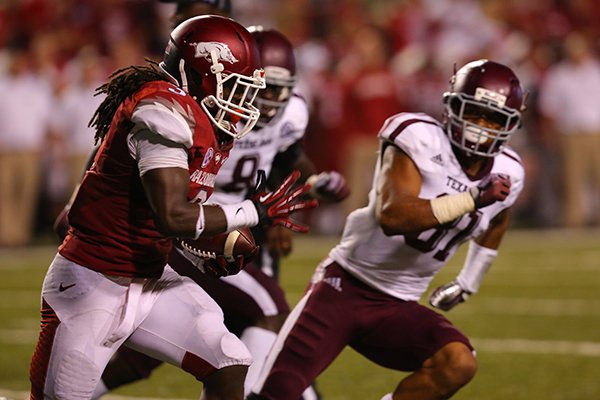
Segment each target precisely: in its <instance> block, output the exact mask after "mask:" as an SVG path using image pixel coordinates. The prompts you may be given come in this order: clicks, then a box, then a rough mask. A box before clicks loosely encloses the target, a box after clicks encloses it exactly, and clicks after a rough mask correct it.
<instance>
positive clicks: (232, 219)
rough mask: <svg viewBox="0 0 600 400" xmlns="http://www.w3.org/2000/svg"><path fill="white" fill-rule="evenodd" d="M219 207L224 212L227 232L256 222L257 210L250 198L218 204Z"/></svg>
mask: <svg viewBox="0 0 600 400" xmlns="http://www.w3.org/2000/svg"><path fill="white" fill-rule="evenodd" d="M219 207H221V209H222V210H223V212H224V213H225V218H226V219H227V231H228V232H231V231H233V230H235V229H238V228H249V227H252V226H256V225H257V224H258V211H256V207H255V206H254V203H252V201H250V200H244V201H242V202H241V203H237V204H219Z"/></svg>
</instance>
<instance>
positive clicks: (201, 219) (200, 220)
mask: <svg viewBox="0 0 600 400" xmlns="http://www.w3.org/2000/svg"><path fill="white" fill-rule="evenodd" d="M198 206H199V208H200V213H199V214H198V220H197V221H196V234H195V235H194V239H198V238H199V237H200V235H202V232H204V207H203V206H202V203H198Z"/></svg>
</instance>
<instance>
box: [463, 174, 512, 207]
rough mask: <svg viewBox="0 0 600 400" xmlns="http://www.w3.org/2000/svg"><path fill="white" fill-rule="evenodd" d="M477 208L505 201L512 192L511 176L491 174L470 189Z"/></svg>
mask: <svg viewBox="0 0 600 400" xmlns="http://www.w3.org/2000/svg"><path fill="white" fill-rule="evenodd" d="M469 192H470V193H471V196H473V200H475V208H482V207H486V206H489V205H490V204H493V203H495V202H497V201H503V200H505V199H506V197H508V195H509V194H510V177H509V176H507V175H503V174H489V175H488V176H486V177H485V178H483V179H482V180H481V182H479V183H478V184H477V186H473V187H472V188H470V189H469Z"/></svg>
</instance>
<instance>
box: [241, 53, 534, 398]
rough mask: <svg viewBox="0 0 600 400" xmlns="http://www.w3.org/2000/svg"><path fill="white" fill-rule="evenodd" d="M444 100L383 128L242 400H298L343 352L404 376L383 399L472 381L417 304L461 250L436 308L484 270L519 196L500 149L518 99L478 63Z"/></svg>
mask: <svg viewBox="0 0 600 400" xmlns="http://www.w3.org/2000/svg"><path fill="white" fill-rule="evenodd" d="M444 101H445V104H446V109H445V124H441V123H439V122H438V121H436V120H435V119H434V118H432V117H430V116H428V115H426V114H423V113H415V114H413V113H400V114H396V115H394V116H391V117H390V118H388V119H387V120H386V122H385V123H384V125H383V127H382V128H381V130H380V131H379V135H378V136H379V141H380V152H379V157H378V162H377V167H376V170H375V177H374V186H373V190H372V191H371V192H370V195H369V204H368V205H367V206H366V207H364V208H361V209H358V210H355V211H354V212H352V213H351V214H350V215H349V216H348V218H347V220H346V226H345V228H344V233H343V235H342V239H341V242H340V243H339V244H338V245H337V246H336V247H334V248H333V249H332V250H331V251H330V253H329V255H328V256H327V257H326V258H325V259H324V260H323V261H322V262H321V263H320V265H319V266H318V267H317V269H316V271H315V274H314V275H313V278H312V280H311V284H310V287H309V289H308V290H307V292H306V294H305V296H304V297H303V298H302V299H301V300H300V302H299V303H298V305H297V306H296V307H295V308H294V310H292V312H291V314H290V316H289V317H288V319H287V320H286V322H285V323H284V326H283V327H282V329H281V331H280V333H279V335H278V337H277V340H276V342H275V344H274V345H273V349H272V350H271V353H270V354H269V356H268V358H267V360H266V362H265V368H263V370H262V372H261V376H260V377H259V379H258V382H257V384H256V385H255V387H254V388H253V392H254V393H253V394H251V395H250V396H249V397H247V399H268V400H275V399H278V400H289V399H298V398H299V396H300V394H301V393H302V391H303V390H304V388H305V387H306V386H307V385H308V384H309V383H310V382H312V381H313V380H314V379H315V378H316V377H317V376H318V375H319V374H320V373H321V372H322V371H323V370H324V369H326V368H327V367H328V365H329V364H330V363H331V362H332V361H333V360H334V359H335V358H336V357H337V356H338V354H339V353H340V352H341V351H342V350H343V349H344V348H345V347H346V346H350V347H352V348H353V349H355V350H356V351H357V352H359V353H361V354H362V355H364V356H365V357H366V358H368V359H369V360H371V361H373V362H375V363H377V364H379V365H381V366H383V367H386V368H391V369H396V370H399V371H406V372H410V374H409V375H407V376H406V377H405V378H403V379H402V380H401V381H400V382H399V383H398V385H397V386H396V387H395V388H394V389H393V390H392V392H391V393H388V394H385V395H384V396H383V398H382V400H400V399H402V400H410V399H418V400H434V399H435V400H437V399H440V400H441V399H447V398H449V397H451V396H452V395H453V394H454V393H456V392H457V391H458V390H459V389H460V388H461V387H463V386H464V385H466V384H467V383H468V382H469V381H470V380H471V379H472V377H473V376H474V374H475V371H476V369H477V362H476V359H475V355H474V351H473V347H472V345H471V343H470V342H469V340H468V339H467V337H466V336H465V335H464V334H463V333H462V332H460V331H459V330H458V329H457V328H456V327H454V326H453V325H452V324H451V323H450V321H448V320H447V319H446V318H445V317H444V316H443V315H441V314H440V313H437V312H436V311H434V310H433V309H431V308H428V307H425V306H423V305H421V304H419V303H418V301H419V299H420V298H421V296H422V295H423V293H424V292H425V291H426V290H427V287H428V285H429V283H430V282H431V280H432V278H433V277H434V275H435V274H436V273H437V272H438V271H439V270H440V269H441V268H442V267H443V266H444V265H445V264H446V261H447V260H448V259H450V257H451V256H452V255H453V254H454V253H455V252H456V250H457V248H458V247H459V245H460V244H462V243H464V242H466V241H470V242H469V250H468V253H467V258H466V260H465V263H464V266H463V268H462V270H461V272H460V274H459V275H458V277H457V278H456V280H454V281H453V282H451V283H449V284H446V285H444V286H442V287H440V288H437V289H436V290H434V291H433V293H432V294H431V295H430V297H429V302H430V304H431V305H432V306H433V307H435V308H439V309H442V310H444V311H447V310H450V309H452V308H453V307H455V306H456V305H458V304H460V303H462V302H464V301H465V300H467V298H468V296H469V295H471V294H474V293H475V292H477V290H478V289H479V287H480V284H481V282H482V279H483V277H484V275H485V273H486V271H487V270H488V268H489V267H490V265H491V264H492V262H493V260H494V258H495V256H496V254H497V249H498V247H499V245H500V241H501V239H502V237H503V235H504V233H505V231H506V229H507V228H508V225H509V212H510V211H509V210H510V207H511V206H512V205H513V204H514V202H515V200H516V199H517V197H518V195H519V193H520V192H521V190H522V188H523V182H524V169H523V166H522V164H521V162H520V159H519V156H518V155H517V154H516V153H515V152H514V151H513V150H512V149H511V148H510V147H508V145H507V142H508V140H509V138H510V137H511V136H512V135H513V133H514V132H515V131H516V130H517V129H518V128H519V125H520V119H521V112H522V111H523V110H524V95H523V92H522V89H521V86H520V83H519V80H518V78H517V77H516V75H515V74H514V73H513V71H512V70H511V69H510V68H508V67H507V66H505V65H502V64H498V63H496V62H493V61H489V60H478V61H474V62H471V63H468V64H466V65H465V66H463V67H462V68H460V69H459V70H458V71H455V74H454V76H453V77H452V79H451V81H450V90H449V91H448V92H447V93H446V94H445V95H444ZM344 310H346V311H347V312H344Z"/></svg>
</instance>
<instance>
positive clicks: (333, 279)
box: [323, 276, 342, 292]
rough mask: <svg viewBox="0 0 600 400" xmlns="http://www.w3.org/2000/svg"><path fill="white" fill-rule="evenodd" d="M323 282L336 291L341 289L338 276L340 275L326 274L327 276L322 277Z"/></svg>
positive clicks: (340, 280) (340, 281)
mask: <svg viewBox="0 0 600 400" xmlns="http://www.w3.org/2000/svg"><path fill="white" fill-rule="evenodd" d="M323 282H325V283H326V284H328V285H329V286H331V287H332V288H334V289H335V290H337V291H338V292H341V291H342V278H340V277H337V276H328V277H327V278H325V279H323Z"/></svg>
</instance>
